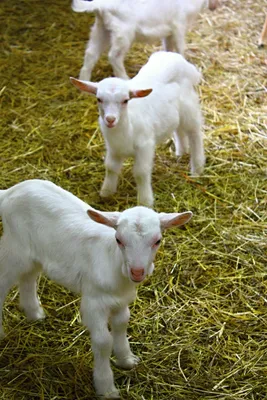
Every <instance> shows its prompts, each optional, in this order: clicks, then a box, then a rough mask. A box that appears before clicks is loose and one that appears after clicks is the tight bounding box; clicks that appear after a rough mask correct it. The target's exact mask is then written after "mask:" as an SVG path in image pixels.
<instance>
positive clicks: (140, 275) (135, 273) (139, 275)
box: [130, 268, 145, 282]
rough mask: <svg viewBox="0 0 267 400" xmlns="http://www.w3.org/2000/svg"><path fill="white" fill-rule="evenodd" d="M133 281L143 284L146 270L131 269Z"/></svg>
mask: <svg viewBox="0 0 267 400" xmlns="http://www.w3.org/2000/svg"><path fill="white" fill-rule="evenodd" d="M130 271H131V279H132V280H133V281H134V282H142V281H143V280H144V278H145V270H144V268H131V269H130Z"/></svg>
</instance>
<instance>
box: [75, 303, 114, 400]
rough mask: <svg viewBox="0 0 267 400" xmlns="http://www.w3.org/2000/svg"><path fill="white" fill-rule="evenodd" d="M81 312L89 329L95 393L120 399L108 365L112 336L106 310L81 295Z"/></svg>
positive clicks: (107, 397)
mask: <svg viewBox="0 0 267 400" xmlns="http://www.w3.org/2000/svg"><path fill="white" fill-rule="evenodd" d="M81 314H82V321H83V324H84V325H85V326H86V327H87V328H88V329H89V331H90V335H91V343H92V351H93V354H94V372H93V375H94V386H95V390H96V393H97V395H99V396H103V397H104V398H105V399H120V394H119V391H118V390H117V389H116V387H115V384H114V377H113V372H112V370H111V367H110V356H111V353H112V346H113V337H112V335H111V333H110V332H109V330H108V312H107V310H103V308H102V307H100V305H99V303H98V302H97V301H94V300H93V299H92V298H91V297H90V298H89V297H88V296H82V301H81Z"/></svg>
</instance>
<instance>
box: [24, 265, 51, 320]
mask: <svg viewBox="0 0 267 400" xmlns="http://www.w3.org/2000/svg"><path fill="white" fill-rule="evenodd" d="M39 272H40V271H39V268H38V267H37V266H35V268H34V269H33V270H31V271H30V272H27V273H25V274H23V275H21V276H20V280H19V291H20V307H21V308H22V309H23V310H24V312H25V314H26V316H27V319H28V320H30V321H31V320H33V321H35V320H38V319H43V318H45V313H44V310H43V308H42V307H41V305H40V301H39V298H38V295H37V277H38V274H39Z"/></svg>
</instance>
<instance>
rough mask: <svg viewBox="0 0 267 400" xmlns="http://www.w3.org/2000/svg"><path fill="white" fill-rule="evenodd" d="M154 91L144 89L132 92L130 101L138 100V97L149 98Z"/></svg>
mask: <svg viewBox="0 0 267 400" xmlns="http://www.w3.org/2000/svg"><path fill="white" fill-rule="evenodd" d="M152 90H153V89H142V90H130V92H129V96H130V99H134V98H138V97H146V96H148V95H149V94H150V93H151V92H152Z"/></svg>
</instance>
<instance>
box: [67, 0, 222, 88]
mask: <svg viewBox="0 0 267 400" xmlns="http://www.w3.org/2000/svg"><path fill="white" fill-rule="evenodd" d="M217 5H218V0H190V1H189V0H164V1H162V0H134V1H132V0H93V1H83V0H73V2H72V9H73V10H74V11H77V12H86V11H87V12H94V13H95V23H94V25H93V27H92V30H91V35H90V39H89V41H88V44H87V48H86V51H85V57H84V65H83V67H82V69H81V72H80V79H83V80H90V78H91V73H92V70H93V68H94V65H95V64H96V62H97V60H98V59H99V57H100V55H101V54H102V53H103V52H104V51H106V50H108V49H109V52H108V57H109V61H110V64H111V65H112V68H113V72H114V75H115V76H117V77H119V78H123V79H127V78H128V76H127V73H126V71H125V68H124V58H125V56H126V53H127V52H128V50H129V49H130V47H131V45H132V43H133V42H134V41H139V42H140V41H141V42H146V43H151V42H154V41H155V40H159V39H161V40H162V42H163V48H164V50H166V51H176V52H179V53H180V54H182V55H183V54H184V47H185V34H186V32H187V30H188V29H189V27H190V26H191V24H192V23H193V21H194V20H195V19H196V17H197V16H198V14H199V13H200V12H201V11H202V10H203V9H205V8H207V7H209V8H210V9H211V10H213V9H215V8H216V7H217Z"/></svg>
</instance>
